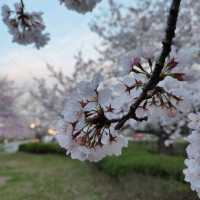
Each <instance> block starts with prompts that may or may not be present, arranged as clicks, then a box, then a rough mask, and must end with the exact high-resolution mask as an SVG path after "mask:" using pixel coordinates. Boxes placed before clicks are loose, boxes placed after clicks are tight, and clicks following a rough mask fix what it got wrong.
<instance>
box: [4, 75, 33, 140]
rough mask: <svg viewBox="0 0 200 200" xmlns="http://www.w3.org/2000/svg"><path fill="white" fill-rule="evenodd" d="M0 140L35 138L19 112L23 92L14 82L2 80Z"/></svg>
mask: <svg viewBox="0 0 200 200" xmlns="http://www.w3.org/2000/svg"><path fill="white" fill-rule="evenodd" d="M0 91H1V93H0V140H4V139H7V140H14V139H24V138H29V137H33V134H32V133H31V131H30V130H29V128H28V126H27V125H26V122H25V120H24V118H23V116H22V115H20V114H19V110H18V107H17V105H18V99H19V97H20V96H21V92H19V89H17V88H16V86H15V84H14V82H13V81H10V80H8V79H7V78H3V77H1V78H0Z"/></svg>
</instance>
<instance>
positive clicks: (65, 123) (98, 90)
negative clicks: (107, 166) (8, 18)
mask: <svg viewBox="0 0 200 200" xmlns="http://www.w3.org/2000/svg"><path fill="white" fill-rule="evenodd" d="M101 81H102V76H101V75H100V74H99V73H98V74H97V75H96V76H95V77H94V79H93V80H92V81H81V82H80V83H79V84H77V88H76V90H75V91H74V92H72V94H71V95H70V97H67V98H66V106H65V110H64V112H63V116H64V118H63V119H62V120H61V121H60V123H59V127H58V130H59V134H58V135H57V136H56V138H57V140H58V142H59V144H60V145H61V147H63V148H65V149H66V151H67V154H70V155H71V157H72V158H73V159H79V160H89V161H94V162H97V161H99V160H101V159H102V158H104V157H105V156H106V155H119V154H121V151H122V148H123V147H126V146H127V139H126V138H125V137H123V136H122V135H119V134H118V133H117V132H116V131H115V130H114V125H113V123H111V122H110V120H111V119H112V118H109V117H114V116H115V115H114V113H115V112H116V111H118V110H117V109H116V106H114V104H113V102H114V101H112V99H113V98H112V90H111V89H109V88H105V87H104V86H103V85H102V84H100V83H101ZM109 113H112V115H111V114H109Z"/></svg>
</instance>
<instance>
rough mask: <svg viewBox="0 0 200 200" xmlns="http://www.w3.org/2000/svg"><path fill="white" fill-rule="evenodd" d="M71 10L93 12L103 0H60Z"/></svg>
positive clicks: (83, 12)
mask: <svg viewBox="0 0 200 200" xmlns="http://www.w3.org/2000/svg"><path fill="white" fill-rule="evenodd" d="M59 1H60V3H61V4H62V3H63V4H65V6H66V7H67V8H68V9H70V10H75V11H76V12H79V13H82V14H85V13H87V12H91V11H92V10H93V9H94V8H95V7H96V5H97V4H98V3H99V2H101V0H59Z"/></svg>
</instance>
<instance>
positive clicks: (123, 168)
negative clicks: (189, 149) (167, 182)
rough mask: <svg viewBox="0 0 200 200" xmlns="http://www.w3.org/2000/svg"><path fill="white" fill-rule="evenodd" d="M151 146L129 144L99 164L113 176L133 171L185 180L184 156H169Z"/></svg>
mask: <svg viewBox="0 0 200 200" xmlns="http://www.w3.org/2000/svg"><path fill="white" fill-rule="evenodd" d="M151 150H152V149H151V147H150V146H148V145H146V144H145V143H143V144H135V143H131V144H129V147H128V148H126V149H124V151H123V154H122V155H121V156H120V157H118V158H116V157H108V158H105V159H104V160H102V161H100V162H99V163H98V164H97V166H98V167H99V168H100V169H101V170H103V171H104V172H106V173H107V174H109V175H112V176H119V175H125V174H128V173H131V172H136V173H141V174H146V175H153V176H161V177H168V178H170V177H171V178H174V179H176V180H178V181H183V174H182V171H183V169H184V157H183V156H177V155H176V156H169V155H164V154H158V153H155V152H152V151H151Z"/></svg>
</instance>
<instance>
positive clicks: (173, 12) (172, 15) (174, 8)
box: [115, 0, 181, 130]
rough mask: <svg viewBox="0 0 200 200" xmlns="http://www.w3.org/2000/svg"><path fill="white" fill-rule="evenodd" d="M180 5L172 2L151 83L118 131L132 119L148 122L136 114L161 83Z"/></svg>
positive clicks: (119, 125) (179, 0)
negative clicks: (151, 92) (149, 94)
mask: <svg viewBox="0 0 200 200" xmlns="http://www.w3.org/2000/svg"><path fill="white" fill-rule="evenodd" d="M180 3H181V0H172V4H171V7H170V11H169V16H168V20H167V28H166V32H165V39H164V40H163V48H162V52H161V54H160V56H159V59H158V60H157V62H156V64H155V68H154V71H153V74H152V76H151V78H150V80H149V82H148V83H147V84H146V86H145V87H144V89H143V91H142V93H141V95H140V96H139V97H138V98H137V100H136V101H135V102H134V103H133V104H132V105H131V107H130V110H129V112H128V113H127V114H126V115H125V116H124V117H122V119H121V120H119V122H118V123H117V125H116V127H115V128H116V129H117V130H118V129H120V128H121V127H122V126H123V125H124V123H125V122H126V121H127V120H129V119H131V118H132V119H135V120H137V121H142V120H147V117H144V118H142V119H140V118H138V117H137V116H136V113H135V112H136V110H137V108H138V107H139V106H140V104H141V103H142V102H143V101H144V100H145V99H146V97H147V94H148V92H149V91H150V90H152V89H154V88H155V87H156V85H157V84H158V83H159V82H160V81H161V79H160V74H161V72H162V70H163V68H164V64H165V60H166V58H167V57H168V56H169V53H170V51H171V46H172V42H173V38H174V37H175V30H176V24H177V19H178V14H179V8H180Z"/></svg>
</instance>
